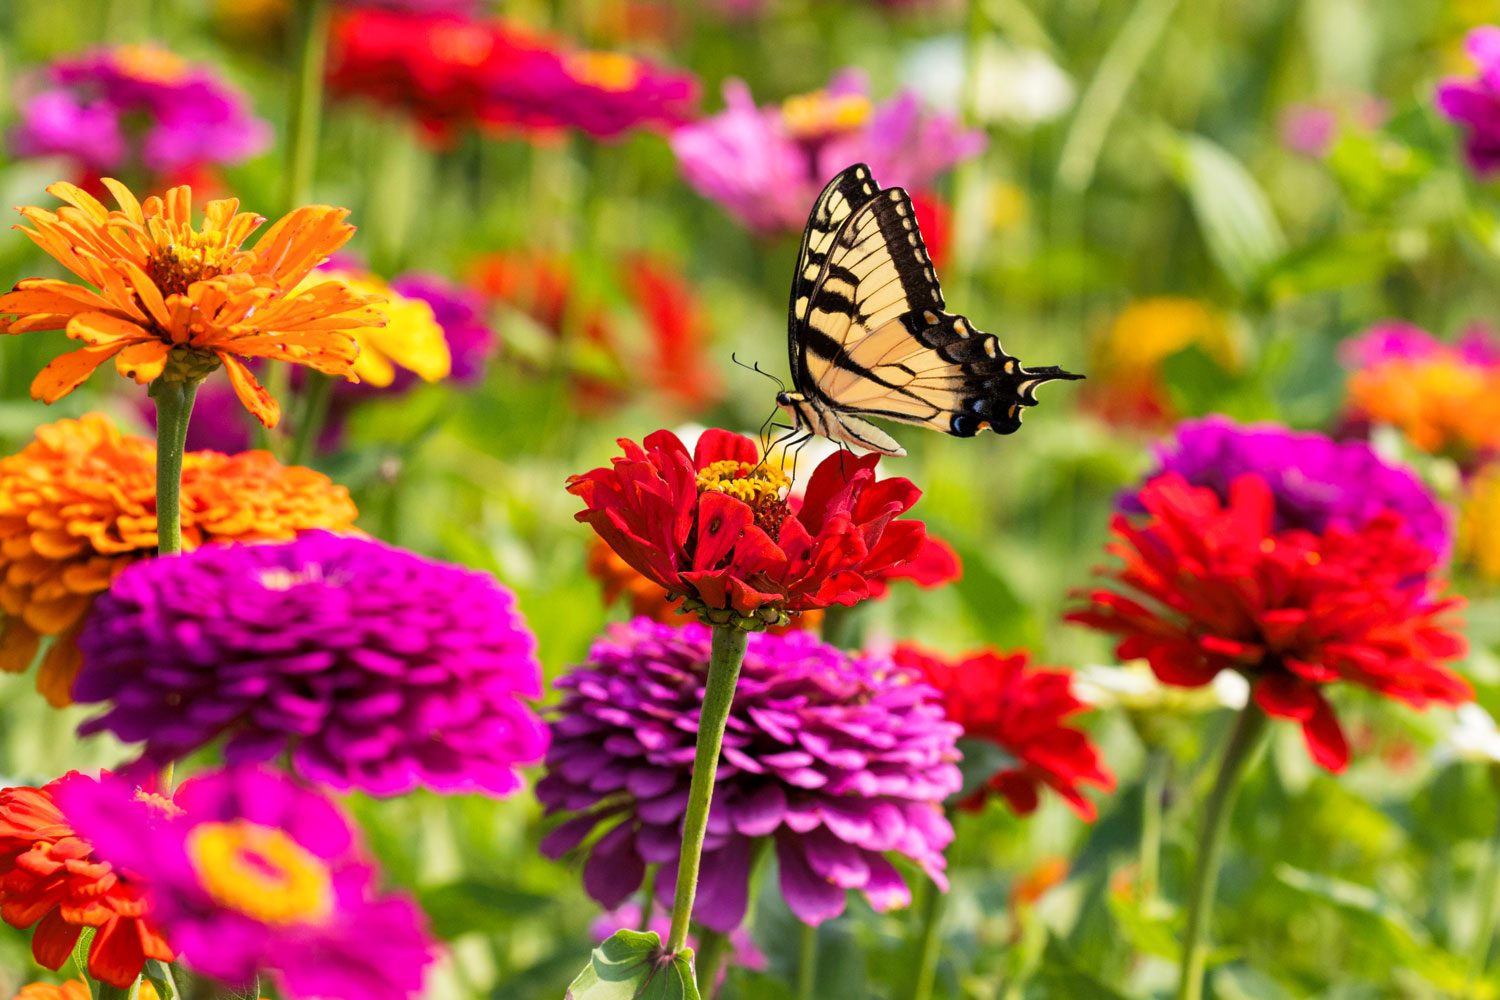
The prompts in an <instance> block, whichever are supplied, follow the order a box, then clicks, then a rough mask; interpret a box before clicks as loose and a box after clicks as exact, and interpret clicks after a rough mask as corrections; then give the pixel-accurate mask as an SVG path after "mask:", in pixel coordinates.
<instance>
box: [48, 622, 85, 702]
mask: <svg viewBox="0 0 1500 1000" xmlns="http://www.w3.org/2000/svg"><path fill="white" fill-rule="evenodd" d="M77 640H78V626H74V627H73V628H71V629H69V630H68V631H67V632H66V633H64V634H63V635H60V636H58V637H57V638H56V639H55V640H53V642H52V645H51V646H50V647H49V648H48V649H47V655H46V656H43V657H42V665H41V667H39V668H38V669H37V674H36V689H37V691H39V692H41V695H42V697H43V698H46V699H47V704H49V705H51V706H52V707H53V708H67V707H68V706H69V705H71V704H73V682H74V681H75V680H77V679H78V670H79V668H80V667H82V666H83V651H82V650H80V649H79V648H78V641H77Z"/></svg>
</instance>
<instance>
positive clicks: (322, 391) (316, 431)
mask: <svg viewBox="0 0 1500 1000" xmlns="http://www.w3.org/2000/svg"><path fill="white" fill-rule="evenodd" d="M306 374H307V381H306V384H305V386H304V388H303V390H302V408H301V412H300V413H298V415H297V426H296V427H295V428H294V430H295V432H296V435H297V436H296V437H295V438H294V439H293V440H292V450H291V452H290V453H288V455H287V464H288V465H302V464H304V463H305V462H307V461H308V460H309V459H311V458H312V457H313V453H314V451H316V450H317V443H318V437H319V436H320V435H321V434H322V433H323V425H324V424H326V423H327V422H328V406H329V404H330V403H332V402H333V377H332V376H331V375H324V374H323V373H322V372H315V371H308V372H307V373H306Z"/></svg>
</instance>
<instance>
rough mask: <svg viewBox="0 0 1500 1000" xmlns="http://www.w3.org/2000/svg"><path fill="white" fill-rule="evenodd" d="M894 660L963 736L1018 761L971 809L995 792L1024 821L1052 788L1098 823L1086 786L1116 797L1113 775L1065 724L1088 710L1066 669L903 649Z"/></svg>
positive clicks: (989, 655) (1019, 657)
mask: <svg viewBox="0 0 1500 1000" xmlns="http://www.w3.org/2000/svg"><path fill="white" fill-rule="evenodd" d="M894 659H895V661H896V663H898V664H900V665H901V666H903V667H907V668H909V669H911V670H914V671H915V672H916V674H917V676H919V677H920V678H921V679H922V681H923V682H924V683H926V684H928V685H930V686H931V687H932V688H933V689H934V690H935V691H936V692H937V697H936V701H937V702H938V704H940V705H942V707H943V711H944V713H945V714H946V715H947V717H948V719H949V721H951V722H956V723H958V725H960V726H962V727H963V733H964V735H965V736H967V737H970V738H972V739H979V740H985V741H987V742H990V743H993V744H994V745H996V746H998V747H1000V748H1001V749H1002V750H1004V751H1005V752H1006V753H1007V754H1008V755H1009V756H1010V757H1011V758H1012V759H1013V760H1014V764H1013V765H1012V766H1009V767H1005V768H1003V769H1001V770H1000V771H998V772H996V773H995V775H994V776H993V777H991V778H990V779H989V780H988V781H987V782H985V784H984V787H983V788H981V789H979V790H978V791H976V792H975V793H974V795H973V796H971V797H970V798H969V799H968V800H967V801H966V802H965V803H964V805H965V807H966V808H969V809H978V808H979V807H980V806H982V805H983V804H984V801H985V799H986V798H987V797H988V794H989V793H993V794H996V795H1000V796H1003V797H1004V798H1005V801H1006V802H1007V803H1008V804H1009V805H1010V807H1011V809H1013V810H1015V811H1016V812H1017V813H1018V814H1020V815H1022V816H1025V815H1028V814H1029V813H1032V812H1034V811H1035V810H1036V807H1037V805H1038V804H1039V803H1040V801H1041V796H1040V792H1041V789H1042V787H1043V786H1046V787H1049V788H1051V789H1053V790H1054V791H1056V792H1057V794H1059V795H1061V796H1062V797H1063V799H1064V801H1066V802H1067V803H1068V805H1069V806H1070V807H1071V808H1072V809H1073V811H1074V812H1076V813H1077V814H1078V815H1079V816H1081V817H1082V818H1084V819H1086V820H1089V821H1092V820H1093V819H1094V818H1095V817H1096V816H1097V815H1098V810H1097V809H1095V807H1094V804H1093V803H1092V802H1090V801H1089V800H1088V799H1087V798H1085V797H1084V794H1083V786H1084V785H1094V786H1096V787H1098V788H1100V789H1102V790H1104V791H1106V792H1107V791H1112V790H1113V789H1114V787H1115V776H1114V775H1113V774H1112V773H1110V771H1109V769H1108V768H1107V767H1105V766H1104V764H1103V762H1102V761H1101V760H1100V759H1099V751H1098V750H1096V749H1095V748H1094V745H1093V743H1092V742H1091V741H1090V740H1089V738H1088V735H1087V734H1086V733H1084V732H1083V730H1081V729H1075V728H1073V727H1072V726H1070V725H1067V724H1066V722H1065V721H1064V720H1065V719H1067V717H1068V716H1070V715H1073V714H1075V713H1078V712H1082V711H1085V710H1086V709H1087V707H1088V706H1087V705H1085V704H1084V703H1083V702H1082V701H1080V700H1079V699H1078V698H1077V697H1076V696H1075V695H1074V694H1073V691H1072V678H1071V677H1070V675H1069V674H1068V673H1067V672H1066V671H1062V670H1047V669H1038V668H1036V667H1034V666H1032V664H1031V663H1030V658H1029V657H1028V656H1027V654H1026V653H1025V652H1016V653H1008V654H1000V653H996V652H993V651H991V650H981V651H979V652H977V653H973V654H970V655H967V656H961V657H957V658H953V659H949V658H945V657H942V656H938V655H936V654H934V653H931V652H929V651H927V650H924V649H920V648H918V647H916V646H911V645H901V646H898V647H896V651H895V654H894Z"/></svg>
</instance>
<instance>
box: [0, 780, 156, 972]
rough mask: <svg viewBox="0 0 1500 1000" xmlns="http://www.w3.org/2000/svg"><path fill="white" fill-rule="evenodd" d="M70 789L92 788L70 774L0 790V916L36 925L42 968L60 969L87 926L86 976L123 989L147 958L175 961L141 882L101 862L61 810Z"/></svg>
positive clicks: (34, 949) (34, 944)
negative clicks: (33, 785)
mask: <svg viewBox="0 0 1500 1000" xmlns="http://www.w3.org/2000/svg"><path fill="white" fill-rule="evenodd" d="M73 783H77V784H83V785H94V786H96V785H97V784H98V783H97V782H96V781H95V780H94V779H92V778H88V777H85V776H83V775H80V774H77V773H74V774H70V775H67V776H65V777H63V778H59V779H57V780H56V781H54V782H51V783H50V784H47V785H44V786H42V787H41V788H6V789H0V917H4V918H5V922H6V923H8V924H10V925H11V926H12V927H18V928H25V927H31V926H32V925H35V926H36V930H35V932H34V933H33V934H32V937H31V954H32V956H33V957H35V958H36V960H37V963H38V964H39V965H42V966H44V967H45V968H48V969H60V968H62V966H63V964H64V963H65V962H67V961H68V960H69V959H71V958H72V954H73V946H74V945H75V944H76V943H77V941H78V937H79V935H80V934H82V933H83V929H84V928H85V927H92V928H93V929H94V939H93V941H92V942H91V943H90V945H89V959H88V968H89V975H90V976H92V977H93V978H94V979H96V980H99V981H100V982H105V983H109V984H110V985H112V986H119V987H122V988H124V987H128V986H129V985H130V984H131V983H133V982H135V979H136V977H137V976H139V975H140V973H141V969H142V968H143V967H144V966H145V964H146V960H147V959H149V958H155V959H160V960H161V961H164V962H170V961H172V959H173V958H174V957H175V956H174V954H173V951H172V948H171V946H169V945H168V944H167V942H166V940H165V939H164V938H163V937H162V932H161V930H160V924H159V922H158V921H157V919H156V913H155V902H154V900H153V899H151V897H150V896H149V895H148V893H147V891H146V889H145V887H144V886H143V884H142V882H141V880H140V879H139V878H137V877H136V875H135V873H133V872H127V871H123V870H121V867H120V866H118V865H116V864H112V863H111V862H110V861H108V860H105V859H104V858H103V857H102V856H101V855H100V853H99V852H98V851H97V850H96V849H95V846H94V843H93V840H92V838H91V837H90V836H89V835H88V834H80V833H79V832H78V830H77V826H78V824H77V823H75V822H74V818H73V812H72V809H71V807H69V806H68V805H66V804H60V803H59V801H58V796H59V792H60V790H61V788H62V787H63V786H64V785H65V784H73ZM124 867H125V868H127V869H128V867H129V866H128V865H126V866H124ZM85 995H87V994H85Z"/></svg>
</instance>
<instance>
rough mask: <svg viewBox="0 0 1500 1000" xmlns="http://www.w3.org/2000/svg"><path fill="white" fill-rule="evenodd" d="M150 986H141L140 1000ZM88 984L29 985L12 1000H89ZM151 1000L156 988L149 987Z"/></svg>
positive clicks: (71, 980)
mask: <svg viewBox="0 0 1500 1000" xmlns="http://www.w3.org/2000/svg"><path fill="white" fill-rule="evenodd" d="M148 986H151V984H150V983H149V982H146V983H142V984H141V991H140V1000H147V993H146V987H148ZM90 996H92V994H90V993H89V984H88V983H86V982H84V981H83V980H81V979H70V980H68V981H67V982H65V983H29V984H27V985H25V986H22V987H21V992H19V993H17V994H16V995H15V997H14V998H13V1000H89V998H90ZM149 996H150V998H151V1000H158V998H157V994H156V987H154V986H151V993H150V994H149Z"/></svg>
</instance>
